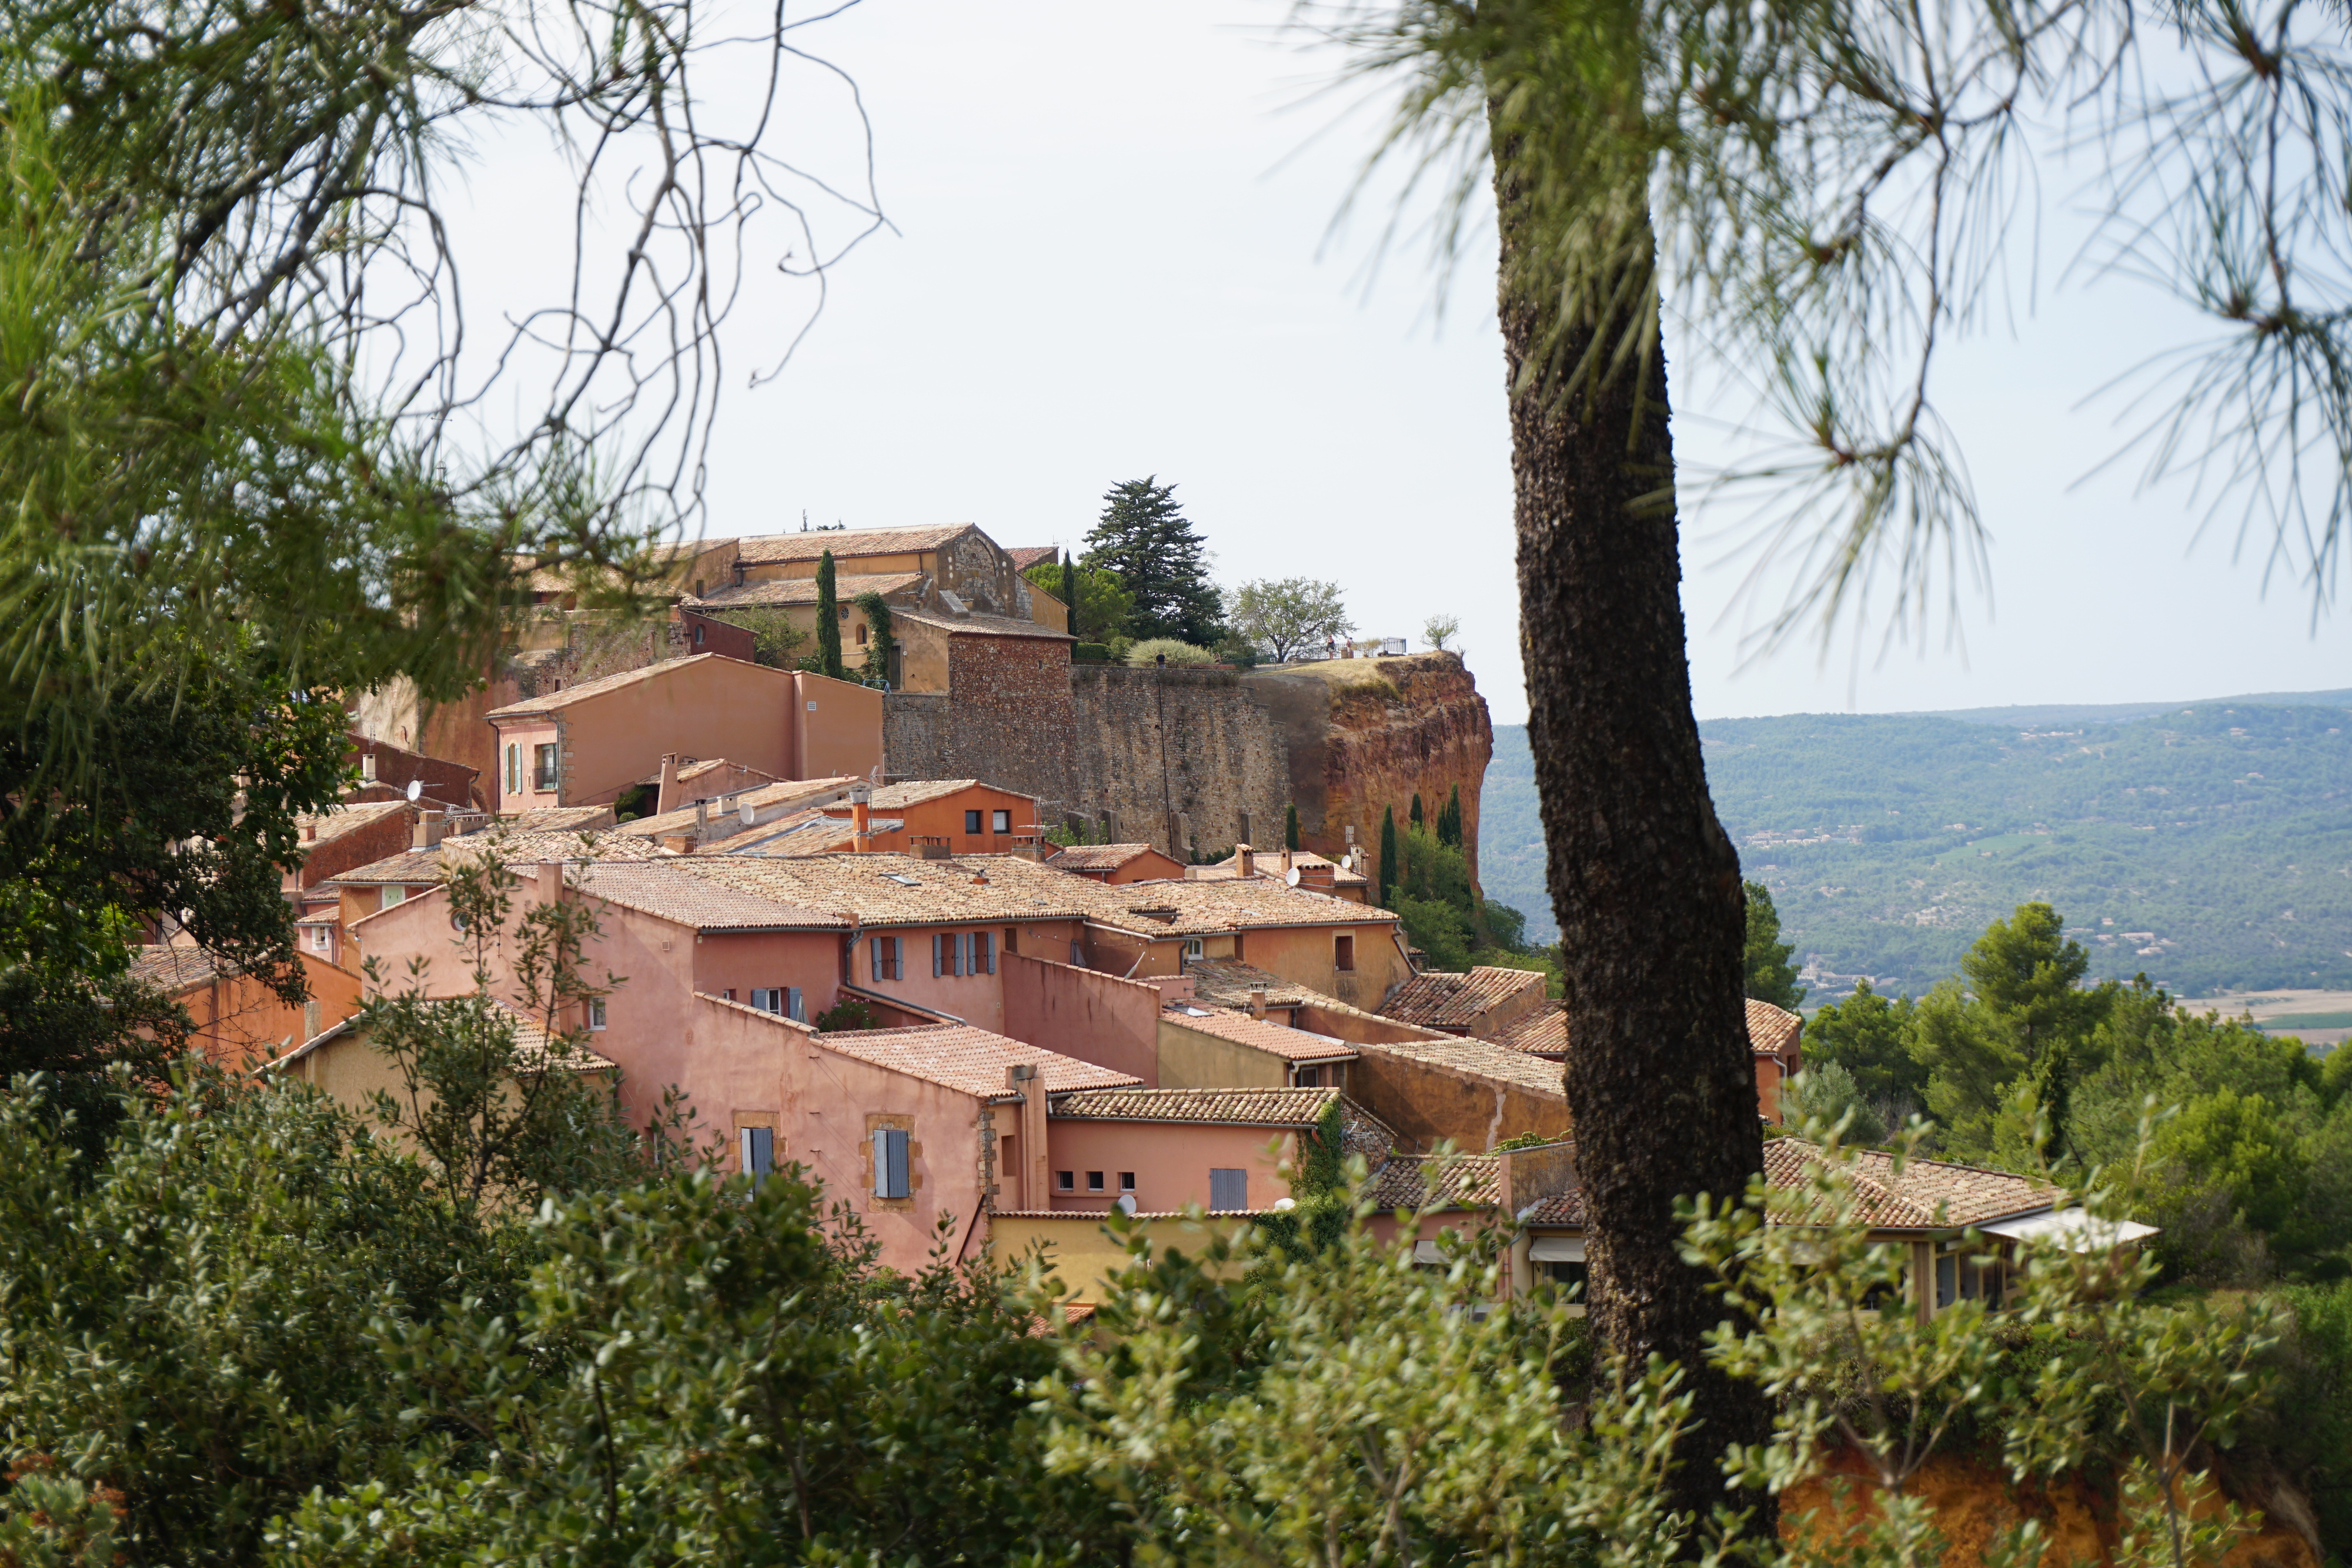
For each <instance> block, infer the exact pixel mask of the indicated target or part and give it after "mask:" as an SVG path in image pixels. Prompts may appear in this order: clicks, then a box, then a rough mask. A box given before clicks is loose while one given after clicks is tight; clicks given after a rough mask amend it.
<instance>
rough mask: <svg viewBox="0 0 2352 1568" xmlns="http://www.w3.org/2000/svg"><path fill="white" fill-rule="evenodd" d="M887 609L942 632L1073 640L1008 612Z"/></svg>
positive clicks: (1062, 633)
mask: <svg viewBox="0 0 2352 1568" xmlns="http://www.w3.org/2000/svg"><path fill="white" fill-rule="evenodd" d="M890 613H891V614H892V615H893V616H895V617H897V618H898V620H901V621H912V622H916V623H917V624H919V625H923V626H936V627H938V628H939V629H940V630H941V631H942V632H949V633H950V634H951V635H955V636H963V637H1038V638H1043V639H1045V640H1048V641H1051V642H1055V643H1075V642H1076V641H1077V639H1076V637H1073V636H1071V635H1070V634H1069V633H1068V632H1056V631H1055V630H1054V629H1053V628H1052V627H1051V626H1045V625H1041V624H1040V623H1038V622H1034V621H1016V620H1014V619H1013V618H1012V617H1011V616H1009V615H983V614H982V613H981V612H978V611H976V610H975V611H973V612H971V614H969V615H950V614H949V613H948V612H946V611H944V610H908V609H907V608H906V607H905V606H903V605H896V604H894V605H892V606H891V607H890Z"/></svg>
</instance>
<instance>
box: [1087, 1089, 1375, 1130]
mask: <svg viewBox="0 0 2352 1568" xmlns="http://www.w3.org/2000/svg"><path fill="white" fill-rule="evenodd" d="M1343 1098H1344V1096H1343V1095H1342V1094H1341V1093H1340V1092H1339V1090H1337V1089H1097V1090H1093V1091H1090V1092H1087V1093H1083V1094H1069V1095H1065V1096H1064V1097H1062V1098H1061V1099H1058V1100H1056V1101H1055V1102H1054V1103H1053V1107H1052V1112H1053V1114H1054V1115H1055V1117H1057V1118H1059V1119H1061V1120H1063V1121H1067V1122H1192V1123H1202V1124H1211V1125H1217V1126H1228V1127H1312V1126H1314V1125H1315V1124H1316V1123H1317V1122H1318V1121H1320V1120H1321V1119H1322V1115H1323V1110H1324V1107H1326V1106H1328V1105H1329V1104H1330V1103H1332V1102H1333V1101H1336V1100H1340V1099H1343Z"/></svg>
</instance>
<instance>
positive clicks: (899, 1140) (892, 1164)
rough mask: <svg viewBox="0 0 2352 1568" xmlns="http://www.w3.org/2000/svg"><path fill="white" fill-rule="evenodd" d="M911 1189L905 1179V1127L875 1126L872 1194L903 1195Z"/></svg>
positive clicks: (906, 1194)
mask: <svg viewBox="0 0 2352 1568" xmlns="http://www.w3.org/2000/svg"><path fill="white" fill-rule="evenodd" d="M912 1190H913V1189H912V1188H911V1187H910V1186H908V1181H907V1131H906V1129H905V1128H903V1127H877V1128H876V1129H875V1130H874V1196H875V1197H908V1195H909V1194H910V1193H911V1192H912Z"/></svg>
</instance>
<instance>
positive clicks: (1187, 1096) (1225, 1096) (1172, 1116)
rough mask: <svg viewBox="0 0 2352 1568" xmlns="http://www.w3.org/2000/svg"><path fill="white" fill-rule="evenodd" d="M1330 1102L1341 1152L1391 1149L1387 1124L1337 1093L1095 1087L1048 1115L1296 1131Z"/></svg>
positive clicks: (1373, 1156) (1376, 1156) (1377, 1155)
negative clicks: (1336, 1108) (1335, 1111)
mask: <svg viewBox="0 0 2352 1568" xmlns="http://www.w3.org/2000/svg"><path fill="white" fill-rule="evenodd" d="M1334 1102H1337V1103H1338V1104H1339V1117H1340V1126H1341V1132H1340V1137H1339V1142H1340V1146H1341V1151H1342V1152H1343V1153H1344V1154H1349V1155H1363V1156H1365V1158H1367V1159H1369V1160H1375V1161H1377V1160H1380V1159H1383V1158H1385V1157H1386V1156H1387V1155H1388V1153H1389V1151H1390V1150H1391V1149H1392V1148H1394V1147H1395V1146H1396V1134H1395V1133H1393V1132H1391V1131H1390V1129H1389V1127H1388V1124H1386V1123H1384V1122H1382V1121H1381V1119H1380V1118H1379V1117H1377V1116H1375V1115H1373V1114H1372V1113H1370V1112H1369V1111H1367V1110H1365V1109H1364V1108H1363V1107H1362V1106H1361V1105H1359V1104H1357V1103H1355V1102H1354V1101H1352V1100H1350V1099H1349V1098H1348V1097H1347V1095H1345V1094H1344V1093H1342V1092H1340V1091H1339V1090H1337V1089H1097V1090H1092V1091H1089V1092H1084V1093H1078V1094H1068V1095H1064V1096H1062V1097H1061V1098H1060V1099H1057V1100H1055V1102H1054V1103H1053V1105H1052V1107H1051V1113H1052V1114H1053V1115H1054V1116H1055V1117H1056V1118H1058V1119H1060V1120H1064V1121H1071V1122H1175V1123H1186V1124H1192V1125H1196V1126H1224V1127H1294V1128H1296V1127H1312V1126H1315V1125H1317V1124H1318V1123H1320V1122H1321V1121H1322V1119H1323V1112H1324V1109H1325V1107H1327V1106H1328V1105H1330V1104H1332V1103H1334Z"/></svg>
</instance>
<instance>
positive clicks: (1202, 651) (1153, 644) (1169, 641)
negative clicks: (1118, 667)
mask: <svg viewBox="0 0 2352 1568" xmlns="http://www.w3.org/2000/svg"><path fill="white" fill-rule="evenodd" d="M1162 655H1165V656H1166V658H1167V660H1168V662H1169V663H1170V664H1215V663H1216V662H1217V656H1216V654H1214V653H1211V652H1210V651H1209V650H1208V649H1206V648H1202V647H1196V646H1195V645H1193V644H1192V643H1185V642H1180V641H1179V640H1177V639H1176V638H1174V637H1147V638H1145V639H1144V640H1143V641H1142V642H1140V643H1129V644H1128V649H1127V662H1128V663H1129V664H1135V665H1144V664H1158V663H1159V662H1160V658H1161V656H1162Z"/></svg>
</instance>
